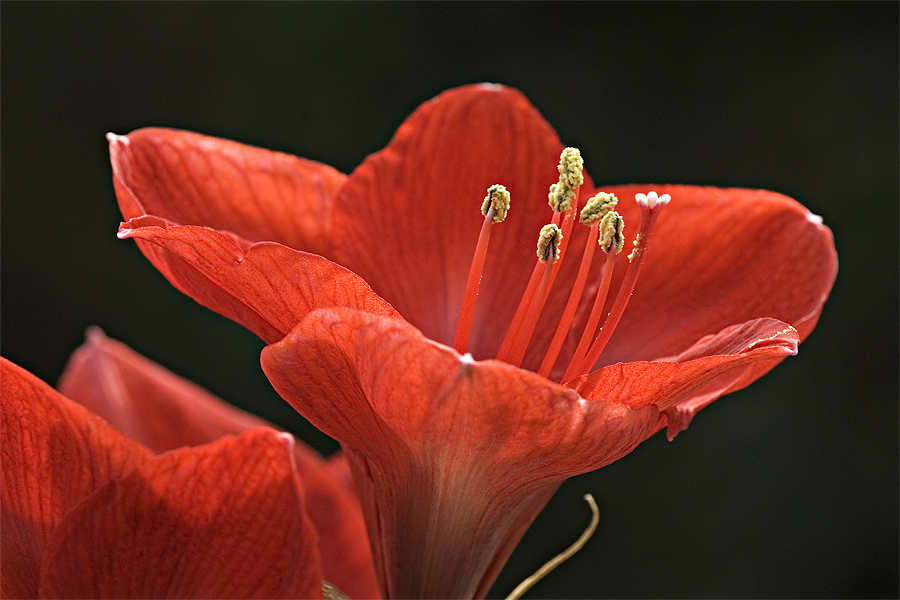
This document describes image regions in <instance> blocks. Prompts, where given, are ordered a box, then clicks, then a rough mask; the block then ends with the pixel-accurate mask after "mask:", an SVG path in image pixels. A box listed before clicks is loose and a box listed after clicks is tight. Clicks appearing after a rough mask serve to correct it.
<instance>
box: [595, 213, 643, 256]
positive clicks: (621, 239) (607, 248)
mask: <svg viewBox="0 0 900 600" xmlns="http://www.w3.org/2000/svg"><path fill="white" fill-rule="evenodd" d="M624 229H625V221H623V220H622V217H621V216H620V215H619V213H617V212H616V211H612V212H610V213H608V214H607V215H606V216H605V217H603V221H602V222H601V223H600V239H599V241H598V244H600V247H601V248H603V251H604V252H606V253H607V254H608V253H610V252H612V251H613V250H615V253H616V254H618V253H619V252H621V251H622V247H623V246H624V245H625V235H624ZM638 236H640V234H638ZM629 260H630V258H629Z"/></svg>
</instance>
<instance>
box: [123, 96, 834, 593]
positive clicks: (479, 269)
mask: <svg viewBox="0 0 900 600" xmlns="http://www.w3.org/2000/svg"><path fill="white" fill-rule="evenodd" d="M109 139H110V151H111V159H112V165H113V174H114V184H115V189H116V193H117V197H118V200H119V206H120V208H121V210H122V213H123V215H124V217H125V219H126V221H125V222H124V223H123V224H122V225H121V227H120V230H119V236H120V237H122V238H133V239H135V241H136V242H137V244H138V246H139V247H140V249H141V250H142V252H143V253H144V254H145V255H146V256H147V258H148V259H150V260H151V261H152V262H153V264H154V265H155V266H156V267H157V268H158V269H159V270H160V271H161V272H162V273H163V274H164V275H165V276H166V277H167V278H168V279H169V280H170V281H171V282H172V283H173V284H174V285H175V286H176V287H177V288H178V289H180V290H182V291H183V292H185V293H187V294H189V295H190V296H192V297H193V298H194V299H196V300H197V301H198V302H200V303H201V304H204V305H205V306H208V307H210V308H212V309H213V310H216V311H218V312H219V313H221V314H223V315H225V316H227V317H229V318H231V319H234V320H236V321H237V322H239V323H241V324H243V325H244V326H246V327H248V328H249V329H251V330H253V331H254V332H256V333H257V334H258V335H259V336H260V337H262V338H263V339H264V340H265V341H266V342H267V343H268V344H269V346H268V347H267V348H266V349H265V350H264V351H263V355H262V365H263V369H264V370H265V372H266V374H267V376H268V377H269V379H270V381H271V382H272V384H273V385H274V386H275V388H276V389H277V390H278V391H279V393H280V394H281V395H282V397H284V398H285V399H286V400H287V401H288V402H290V403H291V404H292V405H293V406H294V407H295V408H296V409H297V410H298V411H299V412H300V413H301V414H303V415H304V416H305V417H306V418H307V419H309V420H310V421H311V422H312V423H313V424H314V425H316V426H317V427H318V428H320V429H321V430H322V431H324V432H325V433H327V434H329V435H331V436H332V437H334V438H335V439H337V440H338V441H340V443H341V445H342V447H343V448H344V451H345V453H346V456H347V458H348V460H349V463H350V467H351V469H352V472H353V476H354V479H355V481H356V486H357V489H358V492H359V494H360V499H361V502H362V507H363V512H364V514H365V518H366V524H367V527H368V531H369V537H370V539H371V542H372V553H373V558H374V562H375V568H376V571H377V575H378V579H379V582H380V586H381V591H382V593H383V594H385V596H386V597H391V598H414V597H418V598H425V597H441V598H450V597H453V598H466V597H483V596H485V595H486V594H487V592H488V590H489V588H490V586H491V584H492V582H493V581H494V579H495V577H496V576H497V574H498V572H499V570H500V569H501V567H502V566H503V564H504V563H505V561H506V560H507V558H508V557H509V555H510V553H511V552H512V550H513V548H514V546H515V545H516V544H517V543H518V541H519V539H520V538H521V536H522V535H523V533H524V531H525V530H526V529H527V527H528V526H529V524H530V523H531V521H532V520H533V519H534V517H535V516H536V515H537V514H538V512H539V511H540V510H541V508H542V507H543V506H544V505H545V503H546V502H547V500H548V499H549V498H550V496H551V495H552V494H553V493H554V491H555V490H556V489H557V487H558V486H559V484H560V483H561V482H562V481H563V480H564V479H565V478H567V477H570V476H573V475H577V474H579V473H584V472H587V471H591V470H594V469H597V468H600V467H603V466H605V465H607V464H609V463H611V462H613V461H615V460H617V459H618V458H620V457H622V456H624V455H625V454H627V453H629V452H630V451H631V450H633V449H634V448H635V447H636V446H637V445H638V444H639V443H640V442H641V441H643V440H645V439H647V438H648V437H649V436H650V435H652V434H654V433H655V432H657V431H659V430H661V429H663V428H665V429H666V430H667V433H668V436H669V437H670V438H672V437H674V436H675V435H676V434H677V433H678V432H679V431H681V430H682V429H684V428H685V427H687V425H688V424H689V423H690V421H691V418H692V417H693V416H694V415H695V414H696V412H697V411H699V410H700V409H701V408H703V407H704V406H706V405H707V404H709V403H710V402H712V401H713V400H715V399H716V398H718V397H720V396H721V395H723V394H726V393H729V392H732V391H735V390H737V389H740V388H742V387H744V386H746V385H748V384H749V383H751V382H752V381H754V380H755V379H757V378H758V377H760V376H762V375H763V374H764V373H766V372H767V371H768V370H770V369H772V368H773V367H774V366H775V365H776V364H777V363H778V362H779V361H780V360H781V359H783V358H784V357H786V356H789V355H792V354H795V353H796V352H797V346H798V344H799V343H800V341H802V340H803V339H804V338H805V337H806V336H808V335H809V333H810V332H811V331H812V329H813V328H814V327H815V324H816V322H817V320H818V317H819V315H820V313H821V310H822V307H823V304H824V302H825V299H826V298H827V296H828V293H829V292H830V290H831V286H832V284H833V282H834V278H835V276H836V271H837V260H836V254H835V251H834V245H833V241H832V238H831V233H830V231H829V230H828V229H827V228H826V227H824V226H823V225H822V222H821V219H820V218H818V217H816V216H815V215H812V214H811V213H810V212H809V211H807V210H806V209H805V208H803V207H802V206H801V205H800V204H798V203H797V202H795V201H794V200H792V199H790V198H787V197H785V196H782V195H780V194H776V193H773V192H766V191H761V190H740V189H719V188H707V187H692V186H673V185H655V184H654V185H628V186H609V187H603V188H602V189H596V188H595V187H594V184H593V183H592V182H591V180H590V179H589V177H588V176H587V175H586V174H584V173H582V172H581V159H580V155H578V153H577V151H574V149H568V150H566V152H565V153H563V152H562V151H563V146H562V144H561V143H560V141H559V139H558V138H557V136H556V134H555V132H554V131H553V130H552V128H551V127H550V126H549V125H548V124H547V123H546V122H545V121H544V119H543V118H542V117H541V116H540V115H539V114H538V112H537V111H536V110H535V109H534V107H533V106H531V104H530V103H529V102H528V101H527V100H526V99H525V97H524V96H522V94H520V93H519V92H517V91H516V90H512V89H510V88H506V87H503V86H499V85H487V84H485V85H472V86H465V87H462V88H457V89H453V90H450V91H447V92H445V93H443V94H441V95H439V96H438V97H436V98H434V99H433V100H431V101H429V102H426V103H425V104H424V105H422V106H421V107H420V108H419V109H418V110H417V111H416V112H415V113H413V115H412V116H410V117H409V119H407V121H406V122H405V123H404V124H403V125H401V127H400V129H399V130H398V131H397V133H396V134H395V136H394V138H393V139H392V140H391V142H390V143H389V144H388V146H387V147H386V148H385V149H383V150H381V151H380V152H377V153H375V154H373V155H371V156H369V157H368V158H367V159H366V160H365V161H364V162H363V164H362V165H360V166H359V167H358V168H357V169H356V170H355V171H354V172H353V173H352V174H351V175H349V176H344V175H342V174H340V173H338V172H336V171H335V170H334V169H332V168H330V167H328V166H325V165H321V164H318V163H314V162H312V161H307V160H303V159H299V158H295V157H291V156H288V155H284V154H281V153H277V152H270V151H266V150H262V149H259V148H252V147H248V146H243V145H240V144H237V143H235V142H230V141H226V140H219V139H215V138H210V137H206V136H202V135H199V134H194V133H189V132H184V131H173V130H165V129H141V130H137V131H135V132H132V133H131V134H129V135H127V136H116V135H110V136H109ZM561 153H562V154H563V156H564V160H563V162H562V163H560V165H559V167H557V162H558V161H559V158H560V156H561ZM498 184H499V185H501V186H503V187H504V190H506V191H508V193H509V198H510V199H511V201H507V202H505V203H503V204H497V206H496V207H494V205H493V204H492V203H493V202H494V200H496V199H497V198H494V197H493V196H492V193H493V192H491V190H497V189H499V188H497V187H495V186H496V185H498ZM551 185H552V186H553V190H552V193H551V200H552V202H553V209H551V208H550V207H548V206H547V198H548V196H547V194H548V190H549V189H550V186H551ZM485 190H489V191H488V197H487V198H485ZM599 191H602V192H604V193H605V195H602V196H600V198H599V199H597V198H591V202H594V201H597V202H600V201H601V200H602V202H600V204H602V205H603V206H602V211H603V212H602V214H606V213H607V212H608V211H609V210H611V208H612V207H613V206H615V214H614V215H613V217H610V218H609V219H605V218H604V219H602V222H599V221H601V218H600V217H601V216H602V215H594V216H593V217H592V218H591V220H590V221H588V220H585V222H584V223H585V224H584V225H582V224H580V223H575V221H576V218H575V217H576V215H577V211H578V210H580V209H581V208H582V206H581V205H579V202H580V199H586V198H589V197H592V196H594V195H595V194H597V193H598V192H599ZM495 195H496V194H495ZM483 198H484V204H483V211H484V212H481V213H480V212H479V210H478V207H479V206H482V199H483ZM489 198H491V201H488V199H489ZM670 199H671V203H670V204H669V205H668V206H666V204H667V202H668V201H669V200H670ZM581 204H582V205H583V204H584V203H583V202H582V203H581ZM593 206H595V207H596V206H598V205H597V204H596V202H595V204H594V205H593ZM592 210H593V209H592ZM507 211H508V212H507ZM499 212H502V213H503V215H504V216H505V219H504V220H503V222H502V223H500V222H499V220H500V218H499V215H498V213H499ZM610 214H612V213H610ZM495 217H498V218H495ZM548 223H550V224H551V225H552V226H553V227H552V228H549V229H545V231H552V232H553V236H552V239H550V240H549V241H546V240H545V242H543V243H544V244H545V246H543V247H542V248H543V252H541V251H540V249H539V256H540V257H541V258H543V259H544V260H541V261H539V262H538V263H537V264H536V262H535V254H534V246H533V243H534V242H533V241H531V240H535V239H537V236H538V232H539V231H541V229H542V228H543V227H544V226H545V225H547V224H548ZM623 223H624V230H623ZM600 230H602V231H600ZM623 231H624V235H625V236H626V237H627V236H631V239H632V240H633V241H634V246H633V248H632V247H631V246H628V251H626V252H622V253H621V254H618V251H619V250H620V249H621V236H622V235H623ZM488 233H489V235H490V238H489V240H488V237H487V236H488ZM635 234H636V235H635ZM598 236H599V237H600V239H601V245H600V247H599V251H595V249H594V247H593V246H591V244H596V243H597V242H596V240H597V239H598ZM651 239H652V243H651ZM604 240H605V241H604ZM610 240H612V241H610ZM615 240H619V241H615ZM546 244H550V246H549V247H548V246H547V245H546ZM626 245H627V244H626ZM476 248H477V251H476ZM589 248H590V250H588V249H589ZM628 252H630V254H629V253H628ZM572 253H574V254H575V258H573V257H570V256H569V255H570V254H572ZM473 255H475V259H474V260H473ZM578 257H582V258H580V259H579V258H578ZM467 282H469V283H468V284H467ZM595 305H596V307H597V308H596V309H593V310H592V307H593V306H595ZM590 313H594V315H593V317H592V315H591V314H590ZM460 315H462V316H461V317H460ZM604 316H605V320H604V319H602V317H604ZM457 330H459V332H458V333H457ZM551 340H552V341H551ZM454 344H456V345H457V346H458V348H457V349H454V347H453V345H454ZM498 358H499V359H501V360H498ZM538 372H541V373H546V374H547V376H546V377H545V376H542V375H539V374H538Z"/></svg>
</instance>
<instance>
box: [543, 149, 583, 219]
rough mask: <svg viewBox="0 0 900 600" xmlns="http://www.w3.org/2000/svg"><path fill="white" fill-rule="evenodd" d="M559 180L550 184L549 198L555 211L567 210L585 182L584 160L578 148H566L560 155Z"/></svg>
mask: <svg viewBox="0 0 900 600" xmlns="http://www.w3.org/2000/svg"><path fill="white" fill-rule="evenodd" d="M556 168H557V170H558V171H559V182H558V183H554V184H553V185H551V186H550V194H549V195H548V200H549V203H550V208H552V209H553V212H566V211H567V210H569V207H570V206H571V205H572V202H574V201H575V192H576V190H577V189H578V188H579V187H580V186H581V184H582V183H584V175H583V174H582V172H581V170H582V169H583V168H584V160H582V158H581V152H580V151H579V150H578V148H566V149H564V150H563V151H562V154H560V155H559V165H558V166H557V167H556Z"/></svg>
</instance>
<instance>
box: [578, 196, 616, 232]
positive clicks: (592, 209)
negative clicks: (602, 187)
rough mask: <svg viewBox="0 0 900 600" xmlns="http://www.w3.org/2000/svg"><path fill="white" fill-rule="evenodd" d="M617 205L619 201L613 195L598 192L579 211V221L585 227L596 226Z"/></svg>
mask: <svg viewBox="0 0 900 600" xmlns="http://www.w3.org/2000/svg"><path fill="white" fill-rule="evenodd" d="M618 203H619V199H618V198H616V197H615V196H614V195H613V194H607V193H606V192H600V193H599V194H597V195H596V196H594V197H593V198H591V199H590V200H588V201H587V204H585V205H584V208H582V209H581V216H580V217H579V220H580V221H581V222H582V223H584V224H585V225H587V226H589V227H590V226H591V225H596V224H597V223H599V222H601V221H602V220H603V217H605V216H606V215H607V214H608V213H609V212H610V211H611V210H612V209H614V208H615V207H616V204H618Z"/></svg>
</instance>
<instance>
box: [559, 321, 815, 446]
mask: <svg viewBox="0 0 900 600" xmlns="http://www.w3.org/2000/svg"><path fill="white" fill-rule="evenodd" d="M799 343H800V339H799V336H798V334H797V331H796V330H795V329H794V328H793V327H791V326H790V325H788V324H786V323H782V322H781V321H776V320H775V319H757V320H755V321H749V322H747V323H744V324H743V325H738V326H733V327H728V328H726V329H724V330H723V331H721V332H719V333H718V334H716V335H711V336H708V337H706V338H703V339H702V340H700V341H698V342H697V343H696V344H694V346H692V347H691V348H690V349H689V350H687V351H686V352H684V353H683V354H681V355H679V356H677V357H674V358H673V359H672V360H671V361H655V362H634V363H617V364H614V365H609V366H607V367H604V368H602V369H600V370H598V371H594V372H593V373H591V374H589V375H585V376H583V377H579V378H577V379H575V380H573V381H571V382H570V383H568V384H566V385H567V387H571V388H572V389H574V390H576V391H577V392H578V393H579V394H581V395H583V396H584V397H585V398H589V399H592V400H593V399H599V398H603V399H605V400H608V401H613V402H621V403H623V404H625V405H627V406H629V407H631V408H634V409H637V408H642V407H644V406H647V405H650V404H652V405H655V406H657V407H658V408H659V409H660V410H661V411H663V412H664V414H666V415H667V417H668V419H669V430H668V436H669V439H672V438H674V437H675V434H677V433H678V432H679V431H681V430H682V429H684V428H686V427H687V426H688V423H690V420H691V417H693V415H694V414H695V413H696V412H697V411H699V410H700V409H701V408H703V407H704V406H706V405H707V404H709V403H710V402H712V401H713V400H715V399H716V398H718V397H719V396H721V395H722V394H724V393H727V391H734V390H736V389H739V387H735V383H736V381H738V379H741V380H742V381H743V379H745V378H746V374H747V373H746V372H745V369H746V368H747V367H748V366H756V363H760V361H766V363H763V364H766V366H767V367H768V368H771V367H772V366H774V364H777V363H776V362H775V361H776V360H780V359H782V358H784V357H785V356H790V355H793V354H796V353H797V345H798V344H799ZM741 367H743V368H741ZM768 368H767V369H766V370H768ZM723 375H724V377H722V376H723ZM756 377H759V375H756ZM756 377H753V378H752V379H750V380H749V381H746V383H744V384H743V385H741V386H740V387H744V385H747V384H749V383H750V382H751V381H753V380H755V379H756ZM698 390H700V393H699V394H696V395H695V392H697V391H698ZM726 390H727V391H726ZM701 398H702V400H701Z"/></svg>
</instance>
